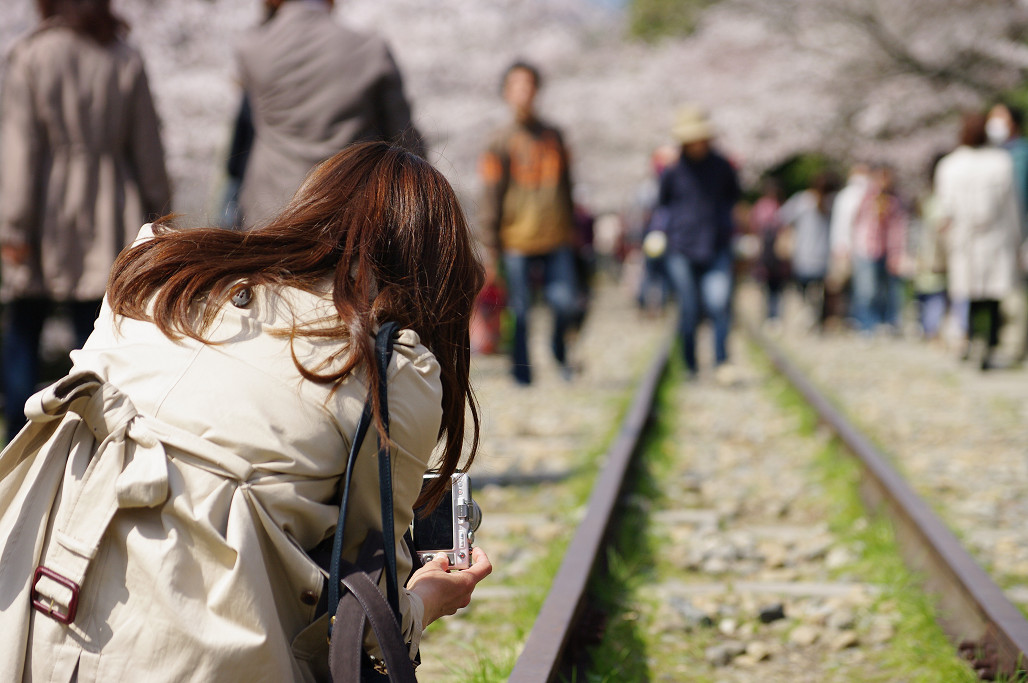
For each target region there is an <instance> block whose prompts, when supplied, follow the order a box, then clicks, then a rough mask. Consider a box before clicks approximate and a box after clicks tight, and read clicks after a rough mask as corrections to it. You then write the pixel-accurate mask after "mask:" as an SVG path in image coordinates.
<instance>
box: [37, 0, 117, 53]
mask: <svg viewBox="0 0 1028 683" xmlns="http://www.w3.org/2000/svg"><path fill="white" fill-rule="evenodd" d="M36 4H37V6H38V7H39V13H40V15H42V17H43V19H52V20H54V21H56V22H59V23H60V24H62V25H65V26H68V27H69V28H71V29H72V30H74V31H76V32H77V33H81V34H83V35H87V36H89V37H91V38H92V39H93V40H95V41H96V42H98V43H100V44H101V45H106V44H107V43H110V42H111V41H113V40H114V39H115V38H118V37H120V36H122V35H123V34H125V33H127V32H128V24H126V23H125V22H124V21H123V20H122V19H121V17H119V16H118V15H116V14H114V12H112V11H111V0H37V1H36Z"/></svg>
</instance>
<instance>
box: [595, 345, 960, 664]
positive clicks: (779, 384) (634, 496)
mask: <svg viewBox="0 0 1028 683" xmlns="http://www.w3.org/2000/svg"><path fill="white" fill-rule="evenodd" d="M672 358H673V360H672V364H671V366H670V368H669V371H668V374H667V376H666V377H665V380H664V383H663V384H662V386H661V388H660V392H659V394H658V399H657V411H658V412H657V414H658V416H661V415H664V416H670V415H673V409H674V403H673V397H674V391H675V388H676V385H678V384H679V383H680V382H681V381H682V372H681V367H680V365H679V364H678V363H676V361H675V359H676V356H675V355H673V356H672ZM758 363H760V364H761V365H763V366H764V367H766V361H765V360H764V359H763V357H760V358H759V359H758ZM765 389H766V391H767V392H768V394H769V395H770V396H771V398H772V400H775V401H777V402H778V403H779V404H780V405H781V406H782V408H783V409H785V410H787V411H790V412H792V413H793V414H796V415H797V416H798V417H799V419H800V423H799V428H798V431H799V433H800V434H802V435H806V436H811V435H813V434H814V432H815V430H816V428H817V417H816V415H815V414H814V412H813V411H812V410H811V409H810V408H809V407H807V406H806V404H805V403H804V402H803V400H802V397H800V396H799V394H797V393H796V392H795V391H793V390H792V389H791V387H789V386H788V384H787V383H786V382H785V380H783V379H779V378H772V379H769V380H767V382H766V388H765ZM672 420H673V418H669V417H663V418H661V417H658V419H657V420H656V421H655V422H654V425H653V427H652V429H651V430H650V432H649V433H648V434H647V437H646V441H645V442H644V445H643V450H642V453H643V454H644V457H639V458H636V460H635V462H634V463H633V466H632V470H631V473H630V477H631V479H630V481H629V483H628V486H627V488H626V490H628V491H631V493H630V494H628V495H627V496H625V497H624V499H623V501H622V504H621V506H620V509H619V511H618V515H617V520H618V523H619V524H618V528H617V529H616V530H615V532H614V533H615V536H614V538H615V543H614V545H613V547H612V549H611V550H610V551H609V554H608V567H607V572H606V574H605V575H603V576H600V577H598V578H596V579H594V580H593V582H592V584H591V587H590V588H591V595H592V596H593V601H594V603H595V604H597V605H598V606H599V607H600V608H602V609H605V610H606V611H607V612H608V623H607V628H606V632H605V633H604V637H603V640H602V642H601V643H600V644H599V645H597V646H595V647H593V648H591V649H590V653H589V655H590V659H591V668H590V670H589V672H588V673H585V674H582V675H579V676H576V683H577V681H588V682H589V683H598V682H604V683H606V682H611V683H613V682H614V681H617V682H619V683H620V682H625V683H635V682H639V683H643V682H648V681H654V680H670V679H669V678H667V674H668V668H667V667H668V666H669V665H670V664H669V663H668V662H662V661H661V652H662V651H663V650H665V649H666V648H667V643H666V642H662V638H666V637H667V634H665V635H663V636H661V635H659V634H655V633H652V632H651V630H650V629H649V626H650V623H651V621H652V616H650V615H647V614H644V613H641V610H646V609H655V608H656V607H657V605H655V604H649V605H647V604H646V601H645V600H643V599H641V598H640V595H639V590H640V588H641V587H643V586H646V585H649V584H652V583H653V582H654V581H657V580H660V578H662V575H664V574H665V573H666V572H667V571H668V567H667V566H666V564H665V563H663V562H662V561H661V559H660V558H661V553H660V543H661V541H660V539H659V538H657V537H656V536H655V535H654V534H651V533H650V531H649V524H648V521H647V519H648V516H649V510H648V508H649V507H651V506H654V507H655V506H658V505H659V504H660V501H661V500H662V497H663V494H662V492H661V484H660V482H661V481H662V479H664V478H665V477H666V476H667V474H668V473H669V472H671V471H672V464H673V461H674V458H675V450H676V444H675V443H674V442H673V439H672V436H673V422H672ZM858 476H859V471H858V469H857V465H856V463H855V462H853V460H852V458H850V457H849V456H848V455H846V454H845V453H844V452H843V451H842V447H841V445H840V444H838V443H837V442H836V441H835V440H832V441H830V442H829V443H827V445H826V446H825V447H824V448H823V449H822V451H821V452H820V453H819V454H818V457H817V458H816V461H815V462H814V464H813V465H812V467H811V477H812V478H813V479H814V480H816V481H817V482H818V484H819V487H812V489H815V488H819V489H820V493H819V494H818V495H819V496H820V497H821V498H822V499H823V501H824V503H825V506H826V507H827V508H829V509H830V510H831V513H830V519H829V520H828V522H829V526H830V528H831V530H832V531H833V532H834V533H835V534H837V536H838V537H839V538H840V539H841V540H842V541H843V542H845V543H846V544H847V545H848V546H849V547H851V548H856V549H859V553H858V554H857V557H856V559H855V560H854V561H853V563H852V564H851V565H849V566H845V567H841V568H839V569H838V570H837V571H838V573H839V574H840V575H842V574H845V575H849V576H852V577H855V578H857V579H859V580H861V581H866V582H868V583H872V584H875V585H876V586H877V587H878V589H879V590H880V593H879V594H878V596H877V598H876V601H875V603H874V604H873V606H872V607H871V608H870V609H871V611H872V612H873V613H879V612H889V613H892V614H895V615H898V619H897V620H896V622H895V624H894V627H895V635H894V637H893V638H891V639H890V641H889V642H888V644H887V645H885V646H883V647H878V648H867V658H868V660H867V664H869V665H870V666H862V667H861V669H862V671H864V672H871V673H862V674H861V675H862V676H864V677H863V678H851V679H846V680H853V681H863V682H865V683H886V682H888V683H892V682H894V681H905V682H910V683H937V682H939V681H945V682H946V683H964V682H966V683H971V682H972V681H975V680H977V678H976V677H975V675H974V674H973V672H972V671H971V669H970V668H969V667H968V666H967V665H966V664H965V663H964V662H963V661H962V660H960V659H959V658H958V657H957V655H956V654H955V651H954V648H953V646H952V645H951V644H950V643H949V642H948V641H947V639H946V637H945V635H944V634H943V632H942V630H941V629H940V628H939V626H938V625H937V623H936V622H935V605H934V602H933V600H932V598H931V597H930V596H928V595H926V594H925V593H924V592H923V591H922V590H921V589H920V581H919V577H918V576H917V575H915V574H913V573H911V572H910V571H909V570H908V569H907V568H906V566H905V565H904V564H903V561H902V559H901V558H900V556H899V552H898V548H897V544H896V540H895V537H894V535H893V531H892V528H891V525H890V524H889V523H888V521H887V520H885V519H882V518H868V517H867V515H866V512H865V510H864V509H863V507H862V504H861V502H860V498H859V495H858V492H857V482H858ZM677 637H678V639H679V640H681V639H685V638H688V639H689V640H690V641H691V642H690V644H689V646H688V654H687V655H686V658H687V659H689V660H691V661H692V662H694V663H695V665H696V666H695V667H694V670H693V671H690V672H689V673H688V678H687V680H690V681H697V682H699V683H703V682H705V681H713V680H716V679H717V678H718V677H717V676H716V672H714V673H709V672H708V671H709V670H706V666H705V665H704V663H703V650H704V648H705V647H706V646H707V645H709V644H711V643H712V642H714V640H715V639H716V637H717V633H716V630H715V629H698V630H694V631H693V632H692V633H689V634H685V633H681V634H677ZM679 645H680V644H679ZM679 656H681V653H679ZM679 666H681V664H679ZM759 671H760V670H759V668H757V669H754V670H753V674H754V676H756V677H759ZM841 673H843V674H844V675H845V672H841ZM683 680H685V679H683ZM754 680H758V678H754Z"/></svg>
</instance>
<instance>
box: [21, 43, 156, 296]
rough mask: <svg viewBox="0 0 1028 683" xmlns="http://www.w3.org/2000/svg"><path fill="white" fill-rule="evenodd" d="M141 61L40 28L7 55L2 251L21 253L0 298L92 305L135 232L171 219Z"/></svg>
mask: <svg viewBox="0 0 1028 683" xmlns="http://www.w3.org/2000/svg"><path fill="white" fill-rule="evenodd" d="M169 199H170V190H169V186H168V176H167V173H166V171H165V167H164V152H163V149H162V147H161V141H160V137H159V135H158V124H157V115H156V113H155V111H154V106H153V101H152V100H151V98H150V90H149V88H148V86H147V80H146V74H145V73H144V71H143V62H142V60H141V59H140V57H139V53H137V52H136V51H135V50H134V49H132V48H130V47H129V46H127V45H126V44H124V43H122V42H120V41H115V42H113V43H111V44H109V45H106V46H103V45H100V44H99V43H97V42H96V41H94V40H92V39H91V38H88V37H84V36H81V35H79V34H77V33H75V32H74V31H72V30H71V29H68V28H64V27H60V26H53V25H44V26H43V27H42V28H40V29H39V30H37V31H36V32H35V33H33V34H31V35H29V36H28V37H26V38H24V39H22V40H21V42H19V43H18V44H17V45H16V46H15V47H14V49H13V50H12V52H11V54H10V58H9V61H8V63H7V70H6V76H5V79H4V92H3V100H2V111H0V243H3V244H11V245H28V246H29V247H31V249H32V252H33V255H32V257H31V258H30V259H29V260H28V261H27V262H26V263H24V264H22V265H18V266H12V265H8V264H5V265H4V268H3V279H2V286H0V297H2V298H3V300H5V301H10V300H11V299H14V298H20V297H49V298H52V299H58V300H66V299H71V300H78V301H89V300H99V299H100V298H101V297H102V296H103V294H104V289H105V288H106V286H107V276H108V274H109V272H110V269H111V264H113V263H114V259H115V258H116V257H117V255H118V253H119V252H120V251H121V250H122V249H123V248H124V247H125V246H126V245H127V244H131V243H132V239H133V238H134V237H135V235H136V231H137V230H138V229H139V226H140V225H142V224H143V223H144V222H145V221H146V220H152V219H153V218H154V217H155V216H157V215H160V214H162V213H165V212H167V211H169V210H170V209H169Z"/></svg>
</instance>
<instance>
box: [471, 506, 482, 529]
mask: <svg viewBox="0 0 1028 683" xmlns="http://www.w3.org/2000/svg"><path fill="white" fill-rule="evenodd" d="M470 508H471V509H470V514H469V515H468V522H469V523H470V524H471V530H472V531H478V525H479V524H481V523H482V508H480V507H478V503H476V502H475V501H471V506H470Z"/></svg>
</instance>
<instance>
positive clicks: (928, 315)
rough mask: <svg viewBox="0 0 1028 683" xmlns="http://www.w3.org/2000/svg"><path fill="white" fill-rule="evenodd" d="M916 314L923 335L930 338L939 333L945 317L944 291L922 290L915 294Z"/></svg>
mask: <svg viewBox="0 0 1028 683" xmlns="http://www.w3.org/2000/svg"><path fill="white" fill-rule="evenodd" d="M917 302H918V304H920V307H919V310H918V314H919V317H920V319H921V330H922V331H923V332H924V336H926V337H928V338H929V339H931V338H932V337H935V336H936V335H937V334H939V330H940V329H941V328H942V321H943V319H945V317H946V292H922V293H921V294H918V295H917Z"/></svg>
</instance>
